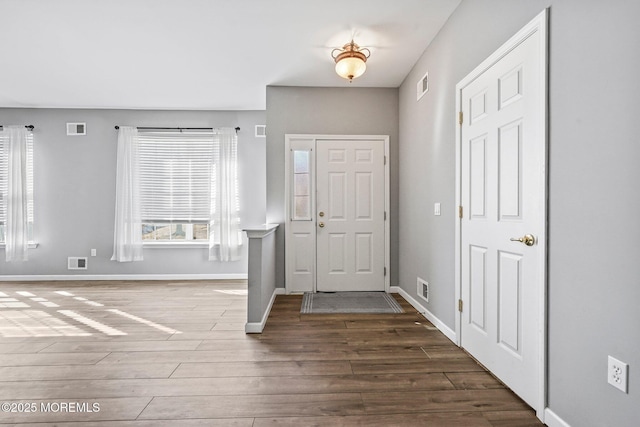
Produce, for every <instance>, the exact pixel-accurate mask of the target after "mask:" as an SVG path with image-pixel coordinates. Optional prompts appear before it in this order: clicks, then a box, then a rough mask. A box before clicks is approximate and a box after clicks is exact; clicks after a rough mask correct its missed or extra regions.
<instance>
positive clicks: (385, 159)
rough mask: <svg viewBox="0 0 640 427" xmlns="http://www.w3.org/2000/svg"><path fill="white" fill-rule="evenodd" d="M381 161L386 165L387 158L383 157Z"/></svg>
mask: <svg viewBox="0 0 640 427" xmlns="http://www.w3.org/2000/svg"><path fill="white" fill-rule="evenodd" d="M383 159H384V164H385V165H386V164H387V156H383Z"/></svg>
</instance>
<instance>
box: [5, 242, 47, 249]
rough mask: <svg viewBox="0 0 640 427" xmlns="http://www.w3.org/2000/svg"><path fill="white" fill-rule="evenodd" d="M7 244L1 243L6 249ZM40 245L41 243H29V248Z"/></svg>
mask: <svg viewBox="0 0 640 427" xmlns="http://www.w3.org/2000/svg"><path fill="white" fill-rule="evenodd" d="M6 246H7V244H6V243H0V249H4V248H5V247H6ZM38 246H40V243H29V244H28V248H29V249H36V248H37V247H38Z"/></svg>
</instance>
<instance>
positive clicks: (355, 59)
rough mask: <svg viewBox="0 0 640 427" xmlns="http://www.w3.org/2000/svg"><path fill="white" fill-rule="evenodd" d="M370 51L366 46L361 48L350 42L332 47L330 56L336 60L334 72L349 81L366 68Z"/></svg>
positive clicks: (361, 73)
mask: <svg viewBox="0 0 640 427" xmlns="http://www.w3.org/2000/svg"><path fill="white" fill-rule="evenodd" d="M370 55H371V51H370V50H369V49H367V48H366V47H364V48H361V47H360V46H358V45H357V44H355V43H354V41H353V40H351V42H349V43H347V44H345V45H344V46H343V47H342V49H333V50H332V51H331V57H332V58H333V59H335V61H336V73H338V75H339V76H340V77H343V78H345V79H348V80H349V83H351V82H352V81H353V79H355V78H356V77H360V76H361V75H363V74H364V72H365V70H366V69H367V59H368V58H369V56H370Z"/></svg>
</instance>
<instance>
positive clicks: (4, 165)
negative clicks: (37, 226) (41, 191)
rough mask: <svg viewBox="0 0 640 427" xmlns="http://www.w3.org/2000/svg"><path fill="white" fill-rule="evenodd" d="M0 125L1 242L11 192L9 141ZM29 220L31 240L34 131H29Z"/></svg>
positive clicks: (30, 236) (31, 236)
mask: <svg viewBox="0 0 640 427" xmlns="http://www.w3.org/2000/svg"><path fill="white" fill-rule="evenodd" d="M1 130H2V127H1V126H0V242H3V241H4V226H5V225H6V221H7V194H8V192H9V181H8V176H9V141H8V137H7V136H5V135H4V134H3V132H1ZM26 178H27V222H28V232H29V240H32V239H33V217H34V215H33V210H34V205H33V133H32V132H28V133H27V176H26Z"/></svg>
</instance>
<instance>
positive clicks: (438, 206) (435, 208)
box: [433, 203, 440, 215]
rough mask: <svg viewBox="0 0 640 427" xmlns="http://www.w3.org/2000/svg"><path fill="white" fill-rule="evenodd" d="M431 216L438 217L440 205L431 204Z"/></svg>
mask: <svg viewBox="0 0 640 427" xmlns="http://www.w3.org/2000/svg"><path fill="white" fill-rule="evenodd" d="M433 214H434V215H440V203H434V204H433Z"/></svg>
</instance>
